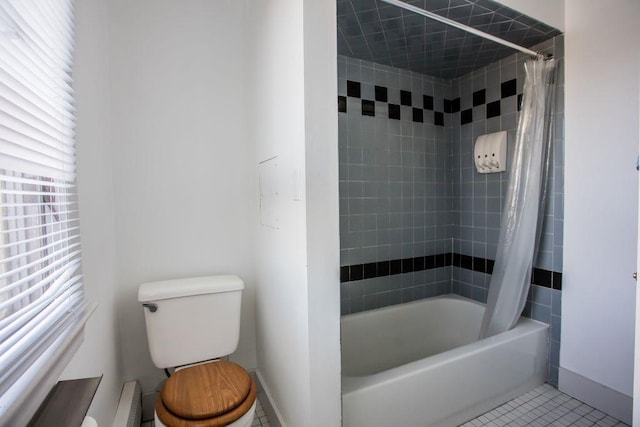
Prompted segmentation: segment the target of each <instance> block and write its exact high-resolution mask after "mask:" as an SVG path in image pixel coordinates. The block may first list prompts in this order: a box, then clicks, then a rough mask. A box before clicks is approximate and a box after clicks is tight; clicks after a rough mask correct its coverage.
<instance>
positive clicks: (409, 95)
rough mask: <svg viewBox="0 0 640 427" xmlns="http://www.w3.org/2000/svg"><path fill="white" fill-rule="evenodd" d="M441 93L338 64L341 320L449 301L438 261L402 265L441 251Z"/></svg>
mask: <svg viewBox="0 0 640 427" xmlns="http://www.w3.org/2000/svg"><path fill="white" fill-rule="evenodd" d="M450 91H451V84H450V82H449V81H446V80H442V79H438V78H433V77H429V76H424V75H421V74H417V73H413V72H409V71H406V70H401V69H397V68H392V67H388V66H384V65H380V64H375V63H372V62H367V61H361V60H358V59H353V58H348V57H343V56H340V57H338V95H339V110H340V111H341V112H340V114H339V132H340V135H339V150H340V248H341V252H340V255H341V256H340V259H341V266H343V267H344V266H353V267H351V268H349V267H347V268H346V269H345V268H343V276H344V275H345V274H346V275H348V276H349V277H346V278H345V277H343V279H348V280H349V281H348V282H344V283H343V286H342V312H343V313H351V312H357V311H362V310H367V309H371V308H376V307H380V306H383V305H389V304H395V303H400V302H406V301H411V300H414V299H419V298H425V297H428V296H433V295H437V294H442V293H449V292H451V271H450V268H448V267H445V266H444V263H443V262H441V261H442V260H435V259H433V260H432V259H431V258H427V259H426V262H433V263H434V265H433V266H434V267H436V266H437V264H436V263H437V262H439V261H440V264H443V265H442V266H441V267H440V268H430V269H428V270H426V269H422V270H418V271H414V268H413V265H412V266H411V268H410V269H409V268H408V265H407V264H408V263H409V262H411V263H413V260H414V258H422V259H423V262H424V260H425V258H424V257H425V256H427V257H428V256H433V255H437V254H444V253H450V252H451V244H452V241H451V232H452V229H451V227H452V225H453V223H452V217H451V215H450V210H451V205H450V202H451V199H450V198H449V197H448V195H447V187H446V183H447V174H448V171H449V169H450V166H449V164H448V162H449V161H450V151H451V147H450V145H449V144H448V143H447V138H446V127H445V116H446V115H445V114H444V109H443V100H444V99H446V98H449V97H450ZM446 119H448V118H446ZM409 270H411V271H409ZM402 272H404V273H403V274H399V273H402Z"/></svg>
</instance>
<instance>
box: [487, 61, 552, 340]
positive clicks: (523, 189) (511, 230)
mask: <svg viewBox="0 0 640 427" xmlns="http://www.w3.org/2000/svg"><path fill="white" fill-rule="evenodd" d="M525 71H526V79H525V83H524V91H523V100H522V109H521V113H520V120H519V121H518V130H517V134H516V144H515V152H514V153H513V164H512V166H511V172H510V174H511V177H510V179H509V187H508V189H507V196H506V199H505V207H504V210H503V213H502V225H501V228H500V237H499V240H498V250H497V253H496V260H495V265H494V267H493V274H492V276H491V284H490V286H489V295H488V298H487V307H486V310H485V313H484V317H483V319H482V326H481V328H480V338H485V337H490V336H493V335H496V334H498V333H500V332H504V331H507V330H509V329H511V328H512V327H513V326H514V325H515V324H516V322H517V321H518V318H519V317H520V315H521V313H522V310H523V309H524V306H525V303H526V301H527V294H528V292H529V283H530V282H531V269H532V266H533V258H534V256H535V254H536V249H537V245H538V241H539V239H540V232H541V228H542V219H543V218H544V200H545V193H546V175H547V170H548V167H549V147H550V145H551V139H552V135H551V132H550V128H551V117H552V116H551V108H552V105H553V102H554V101H553V100H554V92H555V90H554V89H555V88H554V86H555V80H554V74H555V61H554V60H553V59H551V60H543V59H536V60H528V61H526V63H525Z"/></svg>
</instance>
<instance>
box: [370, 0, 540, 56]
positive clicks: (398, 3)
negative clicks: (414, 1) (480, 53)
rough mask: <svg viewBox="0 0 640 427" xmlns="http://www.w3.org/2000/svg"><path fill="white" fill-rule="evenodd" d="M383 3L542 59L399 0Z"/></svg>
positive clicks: (512, 44) (498, 39) (486, 34)
mask: <svg viewBox="0 0 640 427" xmlns="http://www.w3.org/2000/svg"><path fill="white" fill-rule="evenodd" d="M382 1H383V2H385V3H389V4H391V5H394V6H397V7H400V8H402V9H406V10H408V11H410V12H413V13H417V14H418V15H422V16H425V17H427V18H431V19H434V20H436V21H440V22H442V23H443V24H447V25H451V26H452V27H456V28H458V29H460V30H462V31H466V32H468V33H471V34H475V35H476V36H480V37H482V38H485V39H487V40H491V41H493V42H496V43H500V44H501V45H504V46H507V47H510V48H511V49H515V50H519V51H520V52H523V53H526V54H527V55H531V56H535V57H539V58H544V55H542V54H541V53H539V52H535V51H533V50H531V49H527V48H526V47H522V46H520V45H517V44H515V43H511V42H510V41H507V40H504V39H501V38H500V37H496V36H494V35H491V34H489V33H485V32H484V31H480V30H476V29H475V28H472V27H469V26H467V25H464V24H460V23H459V22H456V21H453V20H451V19H449V18H445V17H444V16H440V15H438V14H437V13H433V12H429V11H428V10H424V9H421V8H419V7H416V6H413V5H411V4H408V3H405V2H402V1H400V0H382Z"/></svg>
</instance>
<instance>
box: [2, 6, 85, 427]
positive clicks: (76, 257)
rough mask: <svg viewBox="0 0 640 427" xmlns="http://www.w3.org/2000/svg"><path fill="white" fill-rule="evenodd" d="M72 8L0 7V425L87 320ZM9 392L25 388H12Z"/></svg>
mask: <svg viewBox="0 0 640 427" xmlns="http://www.w3.org/2000/svg"><path fill="white" fill-rule="evenodd" d="M72 5H73V2H72V0H29V1H25V0H0V417H2V418H4V414H6V413H7V412H10V411H11V406H12V402H13V401H14V400H13V399H15V398H16V396H18V395H19V394H21V393H24V391H25V390H26V389H27V388H28V387H26V386H24V384H30V383H32V382H33V381H36V379H35V377H37V375H39V374H38V373H34V372H31V371H33V370H34V369H33V366H34V365H37V364H38V363H40V364H41V363H42V359H46V358H48V357H51V355H52V354H54V353H56V351H58V350H59V349H58V348H56V347H64V346H67V345H68V340H65V337H66V336H70V335H71V334H74V333H77V331H78V329H80V328H81V326H82V324H83V322H84V320H85V319H84V314H85V311H86V310H85V306H86V303H85V300H84V296H83V290H82V282H81V276H80V236H79V224H78V215H77V203H76V192H75V153H74V116H73V91H72V87H71V65H72V48H73V21H72V18H73V17H72ZM38 366H39V365H38ZM30 368H31V369H30ZM32 377H33V380H32ZM16 384H22V385H20V389H19V390H16V387H18V386H17V385H16ZM9 395H11V396H9ZM5 419H6V418H5Z"/></svg>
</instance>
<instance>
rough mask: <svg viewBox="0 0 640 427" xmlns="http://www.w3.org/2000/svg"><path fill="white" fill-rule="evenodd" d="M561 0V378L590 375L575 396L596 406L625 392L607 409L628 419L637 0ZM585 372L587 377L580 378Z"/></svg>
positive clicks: (567, 382) (568, 386)
mask: <svg viewBox="0 0 640 427" xmlns="http://www.w3.org/2000/svg"><path fill="white" fill-rule="evenodd" d="M565 4H566V11H565V17H566V36H565V50H566V55H565V57H566V64H565V65H566V74H565V81H566V92H565V96H566V100H565V108H566V125H565V126H566V127H565V137H566V143H565V144H566V146H565V153H566V155H565V158H566V166H565V221H564V271H563V277H564V279H563V291H562V345H561V353H560V365H561V372H560V388H561V389H565V390H567V391H569V392H571V393H573V394H575V393H584V392H585V391H584V389H585V388H586V387H587V385H585V384H589V383H590V382H593V383H596V385H599V386H600V387H601V386H604V387H601V388H600V389H599V390H600V391H599V392H596V393H589V395H588V396H587V395H583V396H576V397H579V398H580V397H581V398H583V399H592V402H587V403H592V404H594V405H596V406H597V405H602V404H603V402H596V400H605V401H606V400H612V399H613V400H617V401H620V402H622V403H621V406H620V405H617V406H620V407H619V408H618V409H615V408H613V406H611V408H612V409H609V410H610V411H611V410H615V411H622V412H621V413H618V414H616V415H618V416H619V417H623V420H625V421H629V420H630V410H631V408H630V406H629V405H630V402H631V400H630V396H631V395H632V385H633V348H634V346H633V343H634V313H635V306H634V301H635V289H636V283H635V282H634V280H633V279H632V277H631V276H632V273H633V272H634V271H636V239H637V236H638V235H637V224H638V222H637V221H638V220H637V211H638V172H637V171H636V170H635V166H636V159H637V156H638V116H639V113H640V109H639V105H638V93H639V76H640V65H639V63H638V60H639V58H638V40H640V25H639V24H640V22H639V21H638V17H639V16H640V3H639V2H637V1H635V0H620V1H616V2H602V1H598V0H589V1H587V0H566V2H565ZM576 375H577V376H578V377H576ZM580 377H582V378H585V379H587V380H588V381H586V383H583V384H582V385H581V386H580V387H574V386H573V384H574V383H575V382H576V381H574V380H575V379H576V378H578V380H579V379H580ZM605 387H606V388H605ZM576 388H577V389H579V390H576ZM580 389H582V390H580ZM596 389H597V387H596ZM592 395H593V396H592ZM608 395H609V397H608V398H607V396H608ZM610 395H612V396H613V397H611V396H610ZM594 399H595V400H594ZM613 403H615V402H612V403H611V405H613ZM604 404H605V405H609V404H607V403H606V402H605V403H604ZM625 408H626V409H625ZM599 409H603V410H606V409H607V408H602V406H601V407H600V408H599ZM625 414H626V415H625Z"/></svg>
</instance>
